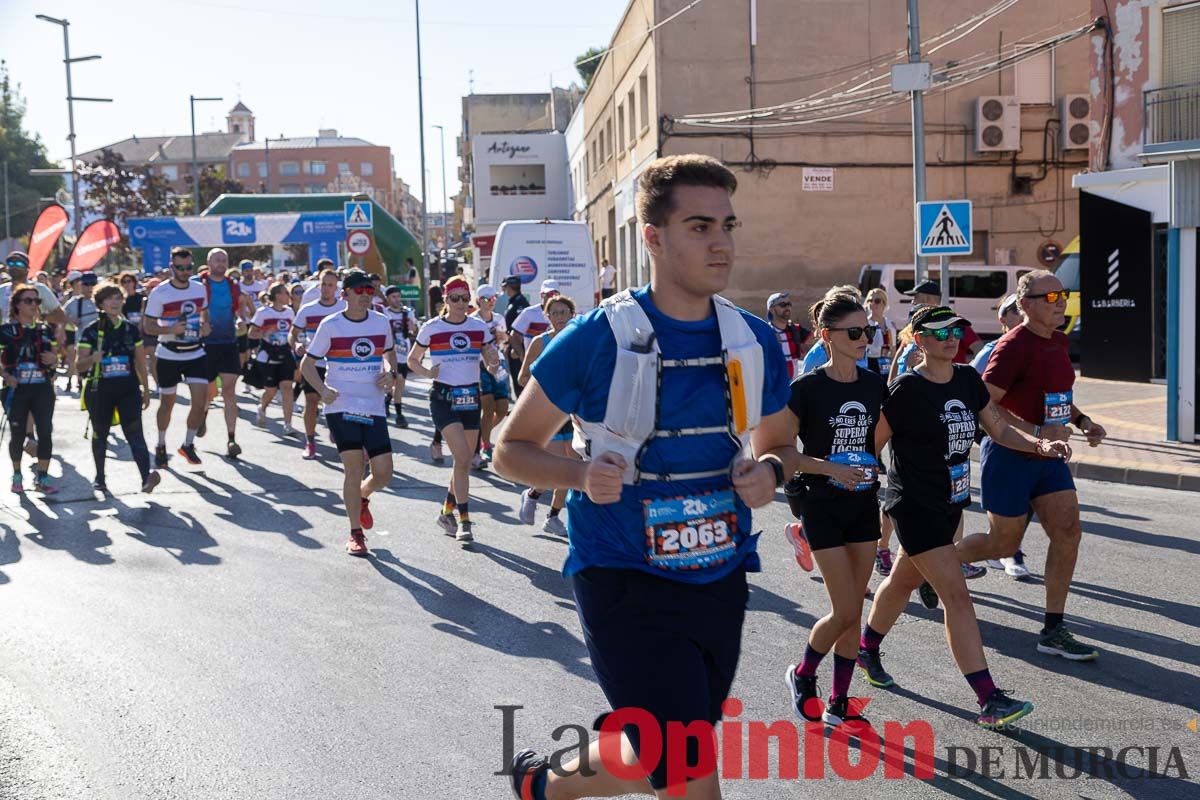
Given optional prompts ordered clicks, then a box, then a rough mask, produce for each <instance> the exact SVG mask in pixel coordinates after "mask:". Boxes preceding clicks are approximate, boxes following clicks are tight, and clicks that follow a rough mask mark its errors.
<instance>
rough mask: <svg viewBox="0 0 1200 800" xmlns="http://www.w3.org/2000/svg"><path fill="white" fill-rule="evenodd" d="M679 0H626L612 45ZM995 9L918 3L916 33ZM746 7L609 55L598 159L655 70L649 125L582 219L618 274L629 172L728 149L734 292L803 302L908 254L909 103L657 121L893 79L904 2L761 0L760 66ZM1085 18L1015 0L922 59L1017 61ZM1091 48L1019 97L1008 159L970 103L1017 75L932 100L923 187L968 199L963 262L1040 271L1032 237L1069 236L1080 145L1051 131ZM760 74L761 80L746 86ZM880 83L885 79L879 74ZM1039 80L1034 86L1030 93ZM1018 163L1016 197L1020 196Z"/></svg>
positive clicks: (1060, 61) (1086, 12) (1049, 3)
mask: <svg viewBox="0 0 1200 800" xmlns="http://www.w3.org/2000/svg"><path fill="white" fill-rule="evenodd" d="M685 5H686V2H685V0H633V2H631V4H630V6H629V8H628V10H627V11H626V14H625V15H624V17H623V19H622V21H621V23H620V25H619V26H618V28H617V30H616V32H615V33H614V35H613V39H612V41H613V42H614V43H619V42H626V41H629V40H630V39H631V38H634V37H636V36H637V35H638V34H639V33H644V32H645V30H646V29H647V28H648V27H649V26H650V25H652V24H654V22H655V21H660V20H663V19H665V18H666V17H668V16H670V15H671V14H673V13H675V12H676V11H679V10H680V9H681V8H683V7H684V6H685ZM992 5H994V0H963V2H960V3H955V4H942V3H923V4H922V7H921V10H922V12H923V13H922V18H921V30H922V38H923V39H928V38H929V37H932V36H935V35H937V34H940V33H942V32H944V31H947V30H948V29H950V28H952V27H953V26H955V25H958V24H959V23H961V22H963V21H964V20H966V19H968V18H970V17H972V16H973V15H976V14H979V13H981V12H983V11H985V10H986V9H987V8H989V7H991V6H992ZM749 7H750V3H749V0H731V1H730V2H724V3H702V4H700V5H698V6H696V7H695V8H693V9H691V10H689V11H688V12H687V13H685V14H683V15H682V16H680V17H679V18H677V19H675V20H672V21H671V22H669V23H667V24H666V25H664V26H663V27H662V28H659V29H658V30H656V31H655V32H654V33H653V34H652V36H651V37H649V38H647V39H646V41H645V42H644V43H643V44H642V46H640V47H637V46H625V47H621V48H618V50H616V51H615V52H613V53H611V54H609V55H608V56H606V58H605V59H604V61H603V62H602V64H601V67H600V69H599V70H598V72H597V75H596V77H595V78H594V79H593V83H592V85H591V86H590V87H589V91H588V94H587V96H586V97H585V99H584V104H585V114H586V125H587V133H586V137H587V138H586V141H587V142H588V145H589V156H590V154H591V152H592V150H591V143H592V142H593V140H596V139H598V138H599V137H600V136H601V135H602V132H603V131H605V130H606V128H607V122H608V121H609V120H610V119H612V118H613V117H614V116H615V115H616V109H617V103H619V102H622V100H623V98H625V97H626V95H625V92H626V91H627V90H628V87H629V86H630V76H633V78H632V79H633V80H634V81H635V82H636V80H637V75H638V74H640V70H641V69H643V68H646V69H648V71H649V80H648V86H649V95H650V97H649V99H650V100H651V104H650V108H651V113H652V115H653V121H652V123H651V125H650V128H649V132H648V134H646V135H644V136H640V137H639V141H638V143H637V144H636V146H635V151H634V154H633V157H632V158H626V159H625V160H624V161H622V160H620V159H617V160H616V161H610V160H608V159H605V160H604V161H602V162H601V165H600V166H601V169H600V170H597V171H594V172H592V175H591V178H590V179H589V182H588V185H587V189H588V197H589V203H590V204H591V205H590V207H589V213H588V221H589V222H590V223H591V224H592V228H593V234H594V236H595V238H596V241H597V244H598V245H600V246H601V247H602V249H605V250H606V252H607V254H608V255H609V257H610V259H613V263H614V264H617V265H618V272H619V274H621V275H622V277H626V275H625V273H624V272H623V271H622V270H621V269H620V266H621V265H620V264H619V263H618V261H617V260H616V259H615V258H614V256H615V255H616V254H617V250H616V246H615V244H614V240H616V241H617V242H619V227H620V225H619V223H618V221H617V216H618V213H617V212H618V209H617V206H619V202H617V201H615V200H614V199H610V198H612V197H614V196H615V197H619V194H618V193H617V192H616V191H615V190H616V189H617V188H618V186H619V184H620V182H621V180H622V178H624V177H625V176H626V175H628V174H629V173H630V172H633V171H636V164H637V163H638V162H639V160H640V159H641V158H642V157H643V156H648V155H652V154H653V153H654V152H655V150H657V151H658V152H659V153H661V154H662V155H670V154H676V153H686V152H701V153H707V154H710V155H713V156H715V157H717V158H720V159H722V160H723V161H724V162H726V163H728V164H729V165H730V166H731V167H732V168H733V169H734V170H735V172H736V174H737V176H738V180H739V189H738V192H737V195H736V197H735V200H734V207H735V209H736V211H737V213H738V215H739V217H741V218H742V219H743V221H744V225H743V227H742V228H741V230H739V232H738V239H737V245H738V258H737V271H736V273H735V277H734V280H733V283H732V285H731V286H730V288H729V291H728V292H727V294H728V295H729V296H730V297H731V298H733V299H735V300H737V301H738V302H741V303H743V304H745V305H746V306H747V307H749V308H751V309H754V310H756V311H760V312H761V311H763V310H764V309H762V308H761V306H762V304H763V302H765V298H766V296H767V295H768V294H770V293H771V292H774V291H779V290H790V291H792V292H795V293H797V294H798V295H799V297H798V299H800V300H801V301H805V302H807V301H811V300H814V299H816V297H818V296H819V295H820V294H821V293H822V292H824V290H825V289H826V288H828V287H829V286H830V285H833V284H835V283H847V282H856V281H857V277H858V272H859V269H860V267H861V266H862V265H863V264H866V263H887V262H911V260H912V257H913V230H912V227H913V223H912V218H913V207H912V194H913V189H912V166H911V165H912V141H911V134H910V117H909V106H908V103H907V100H906V98H905V97H903V96H897V98H896V99H897V100H899V101H901V102H899V103H898V104H897V105H895V106H893V107H891V108H890V109H888V110H885V111H877V112H874V113H872V114H868V115H864V116H859V117H853V118H849V119H845V120H840V121H836V122H830V123H825V124H821V125H810V126H805V127H800V128H795V127H793V128H777V129H765V128H759V129H756V130H755V131H754V132H753V136H751V135H750V134H749V132H748V131H725V130H723V131H719V132H710V131H706V130H702V129H700V128H695V127H685V126H682V125H679V124H672V122H671V120H670V119H667V120H666V122H664V123H663V124H662V130H661V132H660V124H659V121H660V119H661V118H663V117H667V118H676V117H681V116H684V115H688V114H697V113H712V112H722V111H732V110H740V109H745V108H748V107H751V106H752V105H753V106H756V107H763V106H768V105H773V104H781V103H786V102H789V101H793V100H796V99H798V98H803V97H806V96H808V95H811V94H812V93H814V92H816V91H819V90H822V89H825V88H828V87H831V86H833V85H834V84H837V83H840V82H843V81H847V80H848V79H850V78H853V77H854V76H855V75H857V74H858V73H859V72H861V71H862V70H864V69H869V68H870V67H872V66H875V67H877V68H878V69H880V70H882V71H884V73H886V65H887V64H889V63H892V62H893V61H895V60H897V58H896V57H895V55H894V54H895V53H896V52H897V51H901V50H903V49H904V48H905V46H906V35H907V34H906V16H905V5H904V4H903V3H897V2H891V0H804V2H796V0H758V2H757V7H758V25H757V33H758V43H757V46H756V47H754V48H753V67H752V65H751V46H750V11H749ZM651 12H653V13H651ZM1090 12H1091V2H1090V0H1045V1H1043V2H1038V3H1019V4H1017V5H1016V6H1014V7H1013V8H1011V9H1010V10H1008V11H1006V12H1004V13H1003V14H1001V15H999V16H997V17H996V18H994V19H992V20H990V21H988V22H985V23H984V24H983V25H981V26H980V27H979V28H978V29H977V30H975V31H973V32H970V33H968V34H967V35H965V36H963V37H962V38H961V39H960V40H958V41H955V42H953V43H950V44H948V45H947V46H945V47H943V48H942V49H940V50H938V51H937V52H934V53H927V54H926V59H927V60H929V61H931V62H932V63H933V67H934V72H935V73H937V72H938V71H940V70H943V69H945V68H947V62H952V61H958V62H961V61H963V60H965V59H967V58H969V57H972V56H977V55H978V56H980V57H986V56H988V55H989V54H991V55H993V56H994V55H997V54H1003V55H1011V54H1012V53H1014V52H1015V49H1016V48H1017V47H1018V46H1019V45H1020V44H1021V43H1026V42H1032V41H1037V40H1039V39H1044V38H1046V37H1048V36H1050V35H1052V34H1054V33H1057V32H1059V31H1064V30H1068V29H1074V28H1077V27H1081V26H1083V25H1086V24H1087V23H1088V22H1089V21H1090V19H1091V13H1090ZM1089 42H1090V38H1089V37H1087V36H1083V37H1081V38H1079V39H1076V40H1075V41H1073V42H1070V43H1068V44H1066V45H1063V46H1061V47H1059V48H1058V49H1057V50H1056V51H1055V54H1054V58H1053V65H1052V69H1049V70H1048V73H1049V74H1048V75H1047V78H1050V75H1052V84H1053V86H1052V87H1047V91H1048V92H1049V95H1050V96H1048V97H1046V98H1044V99H1047V100H1050V101H1051V102H1049V103H1045V102H1042V103H1037V104H1032V103H1031V104H1026V105H1023V106H1022V116H1021V146H1022V150H1021V151H1020V152H1019V153H1018V154H1017V157H1016V162H1015V164H1014V160H1013V154H1012V153H991V154H977V153H976V152H975V101H976V98H977V97H978V96H980V95H997V94H999V95H1011V94H1014V93H1015V92H1016V87H1015V74H1014V73H1015V70H1014V68H1012V67H1008V68H1006V69H1003V70H1001V71H1000V72H998V73H995V74H991V75H989V76H987V77H985V78H983V79H981V80H978V81H976V82H974V83H971V84H969V85H966V86H963V87H960V88H955V89H952V90H949V91H931V92H929V93H928V94H927V96H926V100H925V114H926V159H927V163H928V167H927V173H926V176H927V178H926V180H927V192H926V196H927V197H928V198H929V199H951V198H962V197H966V198H970V199H971V200H972V201H973V202H974V204H975V218H974V225H973V227H974V229H975V233H976V251H975V254H974V255H973V256H971V257H970V258H966V259H962V260H970V261H976V262H984V261H986V262H987V263H997V262H1004V261H1010V262H1011V263H1013V264H1029V265H1036V264H1037V252H1038V249H1039V247H1040V246H1042V245H1043V244H1044V243H1046V242H1048V241H1054V242H1057V243H1058V244H1060V245H1065V244H1067V243H1068V242H1069V241H1070V240H1071V238H1073V237H1074V236H1075V234H1076V233H1077V227H1078V206H1077V199H1076V198H1077V194H1076V192H1075V191H1073V190H1072V189H1071V188H1070V176H1071V175H1072V174H1074V173H1075V172H1079V171H1081V170H1082V169H1085V168H1086V165H1087V151H1086V150H1067V151H1060V150H1059V149H1058V142H1059V131H1058V127H1057V123H1054V122H1051V120H1057V118H1058V115H1059V112H1058V99H1059V98H1060V97H1061V96H1062V95H1064V94H1076V93H1078V94H1087V93H1088V91H1089V85H1088V83H1089V78H1090V75H1089V55H1088V52H1089V50H1088V49H1089V46H1090V44H1089ZM1047 67H1048V68H1049V67H1050V64H1047ZM752 72H753V76H754V81H753V84H751V82H750V81H749V80H748V79H749V78H750V77H751V74H752ZM1023 72H1024V69H1023ZM1045 83H1046V81H1042V82H1041V84H1042V85H1045ZM882 85H883V86H884V87H886V86H887V85H888V81H887V78H886V77H885V78H884V79H883V81H882ZM1036 85H1037V84H1036V83H1034V82H1032V81H1030V80H1025V86H1024V90H1025V91H1026V92H1030V91H1031V88H1030V87H1032V86H1036ZM752 87H753V96H752V94H751V91H752ZM638 127H639V130H641V128H642V126H641V123H640V121H639V123H638ZM1044 142H1045V145H1044V144H1043V143H1044ZM805 165H809V166H816V167H832V168H833V169H834V190H833V191H832V192H816V191H803V190H802V175H803V169H804V166H805ZM1014 172H1015V175H1016V176H1017V181H1018V182H1019V183H1021V184H1022V185H1023V187H1024V190H1023V192H1022V193H1015V192H1014V191H1013V185H1014V178H1013V176H1014ZM1026 192H1027V193H1026ZM629 282H635V281H629Z"/></svg>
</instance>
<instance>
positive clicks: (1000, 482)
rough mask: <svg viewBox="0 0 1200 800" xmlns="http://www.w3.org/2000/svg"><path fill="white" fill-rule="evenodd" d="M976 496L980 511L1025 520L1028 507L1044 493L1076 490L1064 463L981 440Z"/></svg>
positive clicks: (1069, 471) (987, 440) (986, 439)
mask: <svg viewBox="0 0 1200 800" xmlns="http://www.w3.org/2000/svg"><path fill="white" fill-rule="evenodd" d="M979 465H980V469H979V472H980V475H979V494H980V500H981V501H982V503H983V510H984V511H987V512H990V513H992V514H996V515H997V516H1001V517H1024V516H1025V515H1027V514H1028V513H1029V504H1030V503H1031V502H1032V501H1033V500H1035V499H1037V498H1039V497H1041V496H1042V495H1045V494H1052V493H1054V492H1067V491H1070V492H1073V491H1075V479H1074V478H1072V477H1071V470H1070V468H1069V467H1068V466H1067V462H1065V461H1061V460H1059V459H1057V458H1055V459H1050V458H1035V457H1034V456H1031V455H1027V454H1025V453H1019V452H1017V451H1016V450H1009V449H1008V448H1007V447H1002V446H1000V445H998V444H996V443H995V442H994V441H992V438H991V437H990V436H989V437H987V438H985V439H984V440H983V445H982V447H980V451H979Z"/></svg>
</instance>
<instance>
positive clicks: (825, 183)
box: [800, 167, 833, 192]
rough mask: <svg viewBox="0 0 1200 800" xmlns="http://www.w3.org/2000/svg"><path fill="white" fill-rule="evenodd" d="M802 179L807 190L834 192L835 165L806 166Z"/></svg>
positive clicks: (802, 186)
mask: <svg viewBox="0 0 1200 800" xmlns="http://www.w3.org/2000/svg"><path fill="white" fill-rule="evenodd" d="M800 181H801V183H800V188H801V190H803V191H805V192H832V191H833V167H805V168H804V174H803V175H802V176H801V178H800Z"/></svg>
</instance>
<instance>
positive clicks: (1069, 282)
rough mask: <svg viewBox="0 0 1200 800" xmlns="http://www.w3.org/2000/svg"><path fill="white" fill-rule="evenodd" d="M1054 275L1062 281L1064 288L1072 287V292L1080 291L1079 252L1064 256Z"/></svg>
mask: <svg viewBox="0 0 1200 800" xmlns="http://www.w3.org/2000/svg"><path fill="white" fill-rule="evenodd" d="M1054 277H1056V278H1058V279H1059V280H1060V281H1062V285H1063V288H1064V289H1070V290H1071V291H1072V292H1078V291H1079V253H1068V254H1067V255H1066V256H1064V257H1063V260H1062V263H1061V264H1059V265H1058V269H1056V270H1054Z"/></svg>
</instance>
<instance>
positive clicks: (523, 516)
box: [517, 489, 538, 525]
mask: <svg viewBox="0 0 1200 800" xmlns="http://www.w3.org/2000/svg"><path fill="white" fill-rule="evenodd" d="M531 491H532V489H526V490H525V491H523V492H521V510H520V511H519V512H517V517H518V518H520V520H521V524H522V525H532V524H533V519H534V517H535V516H537V504H538V501H537V499H536V498H534V497H530V496H529V493H530V492H531Z"/></svg>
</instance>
